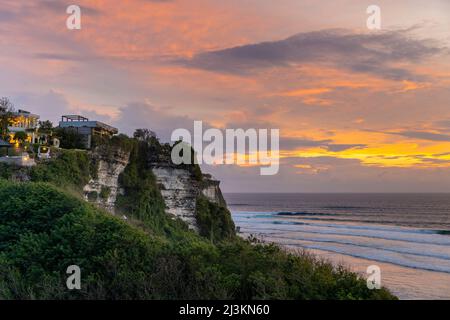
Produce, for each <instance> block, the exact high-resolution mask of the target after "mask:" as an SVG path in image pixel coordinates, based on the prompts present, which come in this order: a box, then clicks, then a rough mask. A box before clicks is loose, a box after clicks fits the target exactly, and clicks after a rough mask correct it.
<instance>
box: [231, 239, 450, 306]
mask: <svg viewBox="0 0 450 320" xmlns="http://www.w3.org/2000/svg"><path fill="white" fill-rule="evenodd" d="M238 235H239V236H240V237H241V238H243V239H247V238H248V237H249V236H251V237H254V238H256V239H258V241H261V242H262V243H275V244H277V245H279V246H280V247H281V248H282V249H284V250H286V251H287V252H290V253H293V254H296V252H298V251H299V250H305V252H307V253H310V254H312V255H314V256H315V257H317V258H319V259H324V260H325V261H327V262H330V263H331V264H333V265H334V266H339V265H342V266H344V267H345V268H347V269H348V270H350V271H352V272H355V273H357V274H358V275H360V276H361V277H363V278H364V279H365V278H366V268H367V267H368V266H369V265H377V266H379V267H380V269H381V272H382V275H381V285H382V286H384V287H386V288H387V289H388V290H390V291H391V292H392V293H393V294H395V295H396V296H397V297H398V298H399V299H400V300H422V299H426V300H428V299H433V300H448V299H450V274H447V273H444V272H439V271H430V270H422V269H415V268H410V267H403V266H399V265H395V264H392V263H388V262H379V261H376V260H369V259H365V258H359V257H353V256H351V255H346V254H341V253H335V252H331V251H326V250H318V249H310V248H301V247H298V246H292V245H285V244H283V243H280V242H276V241H271V238H270V237H267V236H264V234H261V233H259V234H256V233H248V232H239V233H238ZM443 278H444V279H443ZM425 288H429V290H424V289H425Z"/></svg>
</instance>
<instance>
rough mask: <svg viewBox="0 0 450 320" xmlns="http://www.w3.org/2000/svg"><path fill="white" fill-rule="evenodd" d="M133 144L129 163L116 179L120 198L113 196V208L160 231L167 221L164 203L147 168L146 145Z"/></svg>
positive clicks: (148, 148) (139, 142)
mask: <svg viewBox="0 0 450 320" xmlns="http://www.w3.org/2000/svg"><path fill="white" fill-rule="evenodd" d="M134 141H135V143H134V146H133V148H132V150H131V151H130V158H129V163H128V165H127V166H126V168H125V169H124V171H123V172H122V173H121V175H120V176H119V184H120V186H121V187H122V188H123V190H124V194H123V195H122V194H119V195H118V196H117V200H116V207H117V208H118V209H119V210H120V211H122V212H124V213H126V214H127V215H130V216H132V217H134V218H137V219H139V220H141V221H144V222H145V223H147V224H151V225H152V226H153V229H155V230H159V231H161V230H163V228H164V227H165V225H166V222H167V219H166V214H165V204H164V199H163V198H162V196H161V192H160V190H159V188H158V186H157V184H156V178H155V176H154V174H153V172H152V170H151V168H149V167H148V164H147V159H148V153H149V151H150V147H149V144H148V142H145V141H136V140H134Z"/></svg>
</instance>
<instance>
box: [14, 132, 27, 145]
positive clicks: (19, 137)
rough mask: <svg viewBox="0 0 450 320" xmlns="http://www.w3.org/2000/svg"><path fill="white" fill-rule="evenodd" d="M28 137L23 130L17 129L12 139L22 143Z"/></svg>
mask: <svg viewBox="0 0 450 320" xmlns="http://www.w3.org/2000/svg"><path fill="white" fill-rule="evenodd" d="M27 138H28V135H27V134H26V132H24V131H18V132H16V133H15V134H14V140H17V141H19V142H20V143H24V142H25V141H26V140H27Z"/></svg>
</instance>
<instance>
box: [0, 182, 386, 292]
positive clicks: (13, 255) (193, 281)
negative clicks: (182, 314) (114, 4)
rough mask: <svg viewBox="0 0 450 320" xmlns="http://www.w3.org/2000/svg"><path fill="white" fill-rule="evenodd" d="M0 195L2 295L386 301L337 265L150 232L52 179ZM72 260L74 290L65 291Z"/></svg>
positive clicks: (7, 186)
mask: <svg viewBox="0 0 450 320" xmlns="http://www.w3.org/2000/svg"><path fill="white" fill-rule="evenodd" d="M0 198H1V199H3V201H2V202H0V298H4V299H378V298H383V299H389V298H393V296H392V295H391V294H390V293H389V292H388V291H386V290H385V289H382V290H369V289H367V287H366V285H365V281H363V280H361V279H359V278H358V277H357V275H356V274H354V273H351V272H349V271H347V270H346V269H344V268H341V267H340V268H334V267H333V266H332V265H331V264H329V263H326V262H324V261H320V260H317V259H316V258H314V257H313V256H310V255H307V254H304V253H303V254H302V253H300V254H295V255H294V254H289V253H286V252H284V251H283V250H281V249H280V248H279V247H277V246H275V245H262V244H253V243H250V242H248V241H244V240H240V239H238V238H234V239H230V240H227V241H223V242H219V243H217V244H216V245H214V244H212V243H210V242H208V241H206V240H205V239H203V238H201V237H199V236H196V235H195V234H194V233H192V232H189V231H186V230H184V231H183V230H180V232H182V233H183V237H174V236H172V235H166V236H161V235H152V234H151V233H148V231H147V230H146V232H144V231H143V230H142V229H140V228H138V227H134V226H131V225H129V224H126V223H125V222H123V221H121V220H119V219H117V218H115V217H113V216H111V215H109V214H107V213H104V212H103V211H101V210H100V209H97V208H95V207H93V206H92V205H90V204H88V203H86V202H84V201H82V200H80V199H78V198H77V197H75V196H72V195H70V194H68V193H66V192H63V191H61V190H58V189H57V188H55V187H53V186H51V185H49V184H43V183H21V184H17V183H12V182H6V181H3V182H1V181H0ZM148 227H150V225H147V228H148ZM73 264H75V265H78V266H80V268H81V270H82V289H81V290H67V289H66V287H65V281H66V279H67V274H66V273H65V271H66V269H67V267H68V266H69V265H73Z"/></svg>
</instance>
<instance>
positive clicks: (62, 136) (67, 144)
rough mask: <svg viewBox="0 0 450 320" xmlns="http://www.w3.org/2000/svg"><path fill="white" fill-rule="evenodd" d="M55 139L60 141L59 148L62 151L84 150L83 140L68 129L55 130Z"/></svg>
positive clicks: (76, 133) (75, 132) (79, 135)
mask: <svg viewBox="0 0 450 320" xmlns="http://www.w3.org/2000/svg"><path fill="white" fill-rule="evenodd" d="M55 135H56V137H57V138H58V139H59V140H60V141H61V144H60V147H61V148H64V149H85V148H86V144H85V141H84V138H83V136H82V135H81V134H79V133H78V132H77V131H76V130H73V129H70V128H56V129H55Z"/></svg>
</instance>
